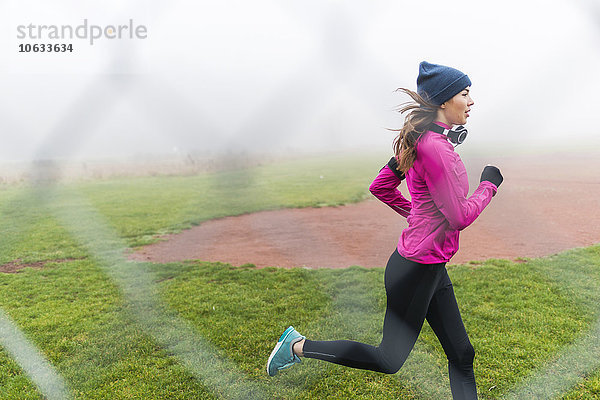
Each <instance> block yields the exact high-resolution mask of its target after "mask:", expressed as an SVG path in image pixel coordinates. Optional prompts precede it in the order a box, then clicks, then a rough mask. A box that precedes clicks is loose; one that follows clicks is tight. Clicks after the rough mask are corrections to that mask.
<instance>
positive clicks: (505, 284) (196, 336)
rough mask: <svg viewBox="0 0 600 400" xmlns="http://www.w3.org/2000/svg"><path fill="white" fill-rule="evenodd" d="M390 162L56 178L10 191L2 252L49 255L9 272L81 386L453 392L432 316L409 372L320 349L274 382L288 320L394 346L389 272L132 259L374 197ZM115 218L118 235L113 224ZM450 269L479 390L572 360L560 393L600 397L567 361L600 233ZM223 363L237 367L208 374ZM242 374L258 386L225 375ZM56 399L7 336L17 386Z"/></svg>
mask: <svg viewBox="0 0 600 400" xmlns="http://www.w3.org/2000/svg"><path fill="white" fill-rule="evenodd" d="M385 161H386V160H385V157H383V162H385ZM383 162H382V158H381V157H375V156H373V157H357V156H351V157H344V156H341V155H338V156H335V157H331V158H325V157H317V158H312V159H308V160H290V161H288V162H285V163H278V164H275V165H264V166H260V167H255V168H250V169H247V170H244V171H229V172H221V173H216V174H205V175H198V176H190V177H151V178H137V179H112V180H103V181H96V182H82V183H73V184H69V185H60V186H59V187H57V188H53V189H57V190H49V191H39V190H30V189H28V188H25V187H17V186H4V187H0V210H2V214H1V215H2V218H1V220H0V230H1V231H0V233H1V234H2V241H1V242H0V250H1V251H0V263H7V262H9V261H13V260H20V262H22V263H33V262H39V261H47V262H46V263H45V265H44V267H43V268H40V269H34V268H26V269H24V270H22V271H21V272H19V273H16V274H2V273H0V307H1V308H2V309H3V310H4V311H5V312H6V313H7V314H8V315H10V317H11V319H12V320H13V321H15V323H16V324H17V325H18V326H19V328H20V329H21V330H22V331H23V332H24V333H25V335H26V336H27V337H28V339H29V340H30V341H31V342H32V343H34V344H35V345H36V346H37V347H38V349H40V351H41V352H42V353H43V354H44V356H45V357H46V358H47V359H48V360H49V362H50V363H51V364H52V365H53V366H54V367H55V368H56V369H57V371H58V372H59V373H60V374H61V375H62V377H63V378H64V380H65V381H66V383H67V385H68V387H69V390H70V391H71V393H72V395H73V397H74V398H78V399H105V398H111V399H133V398H156V399H159V398H169V399H197V398H198V399H204V398H206V399H212V398H221V397H226V398H227V397H236V396H237V397H238V398H243V395H242V394H240V393H244V390H250V391H251V392H253V393H260V395H258V396H257V397H259V398H260V397H262V398H280V399H323V398H357V399H383V398H401V399H431V398H449V396H450V395H449V393H450V392H449V387H448V377H447V370H446V368H447V367H446V361H445V357H444V354H443V351H442V349H441V347H440V345H439V343H438V341H437V339H436V337H435V335H434V334H433V332H432V331H431V329H430V328H429V326H427V325H426V326H425V327H424V329H423V332H422V334H421V336H420V337H419V340H418V342H417V345H416V347H415V349H414V351H413V352H412V353H411V356H410V357H409V359H408V360H407V362H406V364H405V365H404V367H403V368H402V370H401V371H400V372H399V373H398V374H396V375H391V376H388V375H382V374H378V373H373V372H368V371H359V370H353V369H348V368H343V367H340V366H336V365H331V364H327V363H323V362H318V361H315V360H304V362H303V363H302V364H301V365H298V366H296V367H294V368H292V369H290V370H288V371H285V372H284V373H281V374H279V375H278V376H277V377H275V378H268V377H267V376H266V374H265V373H264V365H265V361H266V358H267V356H268V354H269V352H270V350H271V348H272V346H273V345H274V342H275V341H276V339H277V337H278V336H279V334H280V333H281V331H282V330H283V329H285V328H286V327H287V326H288V325H289V324H293V325H294V326H295V327H296V328H297V329H298V330H299V331H300V332H302V333H303V334H305V335H307V336H309V337H310V338H315V339H354V340H360V341H364V342H367V343H371V344H377V343H378V342H379V340H380V338H381V324H382V320H383V310H384V308H385V292H384V288H383V269H381V268H374V269H365V268H361V267H351V268H348V269H343V270H327V269H323V270H308V269H303V268H295V269H290V270H284V269H276V268H266V269H256V268H254V267H253V266H252V265H246V266H244V267H240V268H235V267H232V266H230V265H227V264H221V263H207V262H200V261H196V262H185V263H173V264H144V263H133V262H124V261H123V260H122V258H120V253H119V251H121V250H122V248H123V246H138V245H142V244H144V243H149V242H152V241H155V240H157V237H158V235H160V234H163V233H166V232H176V231H179V230H181V229H185V228H187V227H190V226H193V225H195V224H199V223H201V222H202V221H205V220H208V219H212V218H219V217H223V216H226V215H237V214H243V213H248V212H253V211H257V210H262V209H275V208H281V207H307V206H324V205H335V204H344V203H349V202H354V201H359V200H362V199H364V198H366V197H367V194H368V192H367V187H368V184H369V183H370V181H371V179H372V178H373V177H374V175H375V174H376V173H377V171H378V170H379V168H380V167H381V165H383ZM321 176H323V178H321ZM86 202H87V203H88V204H87V205H86ZM86 207H87V208H86ZM77 210H83V211H81V212H80V213H79V214H77V213H78V211H77ZM86 210H88V211H86ZM89 210H97V212H98V214H97V215H96V214H94V213H93V212H91V211H89ZM71 213H76V214H77V218H73V219H72V220H71V221H70V222H69V221H68V220H66V219H64V215H70V214H71ZM94 215H96V217H94ZM94 218H96V219H94ZM98 218H100V220H98ZM86 229H87V231H86ZM113 230H114V234H115V235H116V236H118V238H112V237H111V236H110V235H112V234H113ZM94 234H96V236H94ZM86 235H87V236H86ZM89 235H91V237H90V236H89ZM119 238H120V239H121V240H122V242H121V241H120V240H119ZM94 239H96V240H94ZM113 239H116V240H113ZM114 250H117V251H114ZM52 260H54V261H52ZM384 262H385V260H382V263H384ZM449 274H450V277H451V279H452V281H453V283H454V288H455V292H456V296H457V298H458V302H459V306H460V308H461V313H462V316H463V320H464V322H465V325H466V327H467V331H468V332H469V335H470V338H471V342H472V343H473V345H474V347H475V349H476V359H475V373H476V378H477V382H478V386H479V394H480V398H482V399H499V398H503V397H504V396H511V395H515V396H517V395H516V394H515V393H522V392H523V390H522V389H521V388H522V387H524V385H527V384H528V382H534V383H532V384H531V385H530V386H531V387H536V386H535V382H542V383H543V386H544V387H547V388H550V387H552V383H553V382H550V381H549V382H546V381H544V380H543V379H542V380H541V381H539V380H538V381H536V380H535V379H534V378H536V377H538V378H539V376H542V378H543V377H544V376H546V375H545V374H544V372H543V371H544V368H548V366H552V365H553V364H552V363H553V362H558V363H559V364H560V363H564V360H568V362H569V363H570V364H569V367H570V368H573V369H577V368H578V369H579V370H581V371H583V372H582V373H581V374H580V375H581V376H580V378H579V379H578V380H576V381H574V382H573V384H572V385H569V386H567V387H561V389H560V391H559V392H558V393H561V395H560V396H554V397H556V398H564V399H569V400H571V399H593V398H598V397H599V396H600V395H599V392H600V370H599V369H598V366H597V365H596V366H594V364H593V362H592V361H590V358H589V357H587V358H586V357H580V358H569V357H568V354H571V352H570V351H568V349H571V346H572V345H574V344H577V343H578V341H581V340H585V338H586V337H587V336H589V335H588V331H589V330H590V329H591V327H592V326H593V324H594V323H595V321H596V320H597V319H598V317H599V313H598V304H600V290H599V289H600V246H594V247H590V248H587V249H576V250H572V251H569V252H565V253H562V254H560V255H556V256H552V257H548V258H542V259H534V260H526V262H519V263H515V262H509V261H504V260H490V261H487V262H485V263H472V264H466V265H458V266H451V267H449ZM182 332H183V333H182ZM178 335H183V336H178ZM586 335H587V336H586ZM591 336H592V337H593V334H592V335H591ZM584 343H587V342H585V341H584ZM186 346H187V347H186ZM198 349H200V350H198ZM586 349H587V348H586ZM590 349H591V350H590V351H591V354H592V356H594V355H595V354H596V353H594V352H595V351H596V348H595V347H591V348H590ZM588 353H589V352H588ZM586 354H587V353H586ZM595 358H598V357H595ZM589 365H591V366H593V368H591V369H588V368H586V367H587V366H589ZM575 367H576V368H575ZM211 368H215V369H216V370H218V371H221V374H222V375H223V376H221V377H219V376H212V375H210V374H207V373H206V371H207V370H210V369H211ZM219 368H221V369H219ZM227 368H229V369H231V371H227ZM229 372H231V373H233V375H231V376H233V377H236V379H238V380H240V379H239V378H240V377H241V383H239V382H237V383H235V384H232V385H231V388H224V387H219V385H220V384H219V382H222V379H227V377H228V376H229V375H228V373H229ZM555 375H556V374H554V375H553V376H555ZM556 376H559V375H556ZM221 386H225V385H221ZM538 386H539V385H538ZM559 386H560V385H559ZM520 390H521V392H519V391H520ZM532 390H533V389H532ZM41 398H42V394H41V393H40V392H39V390H38V389H37V388H36V386H35V385H34V384H33V382H32V381H31V380H30V379H29V378H28V377H27V376H26V374H25V373H24V371H23V370H21V368H20V367H19V365H18V364H17V363H16V362H15V361H14V360H13V359H12V358H11V357H10V356H9V354H8V353H7V351H5V350H2V349H0V399H41ZM520 398H528V397H520ZM529 398H536V397H529ZM537 398H544V397H537Z"/></svg>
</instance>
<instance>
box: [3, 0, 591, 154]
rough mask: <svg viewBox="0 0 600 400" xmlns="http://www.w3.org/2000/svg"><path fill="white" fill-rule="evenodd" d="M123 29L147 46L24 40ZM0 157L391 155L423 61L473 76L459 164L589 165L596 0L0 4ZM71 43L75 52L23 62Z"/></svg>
mask: <svg viewBox="0 0 600 400" xmlns="http://www.w3.org/2000/svg"><path fill="white" fill-rule="evenodd" d="M84 20H87V23H88V24H89V25H92V24H95V25H98V26H102V27H106V26H107V25H115V26H116V25H120V24H127V23H129V22H130V20H131V22H132V23H133V24H136V25H143V26H145V27H146V28H147V37H146V38H130V37H129V36H127V37H123V38H121V39H108V38H99V39H97V40H96V41H95V42H94V44H93V45H92V44H90V43H89V37H88V38H86V39H82V38H73V39H64V38H63V39H49V40H42V39H37V38H25V39H21V38H18V36H17V27H18V26H21V25H23V26H28V25H29V24H34V25H36V26H41V25H45V26H51V25H55V26H61V25H65V24H68V25H70V26H73V27H76V26H79V25H81V24H83V22H84ZM0 26H1V27H2V30H1V32H2V34H1V36H0V49H1V54H2V57H1V58H0V90H1V93H2V96H1V97H0V99H1V100H0V102H1V106H0V132H1V134H2V139H3V140H2V146H0V161H2V162H9V161H23V160H25V161H27V160H35V159H97V158H103V157H135V156H140V155H153V154H154V155H186V154H201V155H203V154H204V155H211V154H223V153H228V154H231V153H253V152H259V153H269V152H272V153H277V154H285V153H295V152H322V151H332V150H335V151H337V150H356V149H365V150H375V151H382V152H383V151H391V146H390V145H391V142H392V139H393V136H394V133H393V132H390V131H389V130H386V128H398V127H400V126H401V124H402V116H401V115H400V114H398V113H397V112H395V111H394V108H395V107H396V106H397V105H398V104H400V103H402V102H405V101H407V100H408V99H407V98H406V97H405V96H403V95H401V94H399V93H397V92H394V90H395V89H396V88H399V87H407V88H410V89H415V88H416V78H417V73H418V64H419V62H420V61H422V60H427V61H429V62H434V63H440V64H445V65H450V66H453V67H455V68H458V69H460V70H462V71H463V72H465V73H467V74H468V75H469V77H470V78H471V80H472V82H473V85H472V88H471V94H472V97H473V99H474V101H475V105H474V106H473V107H472V110H473V111H472V112H471V117H470V118H469V123H468V125H467V127H468V128H469V137H468V139H467V142H466V143H465V144H463V145H462V147H461V149H464V151H474V150H475V151H482V152H483V151H492V152H493V151H502V152H505V151H537V150H540V149H543V148H560V147H565V146H566V147H569V148H576V149H582V150H586V151H590V150H591V151H596V150H598V151H600V150H599V149H600V140H599V138H600V129H599V128H598V125H597V123H596V114H597V107H598V104H599V103H598V100H597V98H598V93H600V78H598V76H597V72H598V71H600V3H598V2H595V1H592V0H590V1H584V0H580V1H504V2H501V3H488V2H477V1H474V0H468V1H463V2H460V3H458V2H447V1H430V2H408V1H377V2H366V1H362V2H359V1H333V0H330V1H325V0H320V1H302V2H300V1H284V2H281V1H274V0H273V1H264V0H260V1H251V2H248V1H241V0H240V1H231V0H224V1H223V0H221V1H200V2H197V1H170V2H167V1H162V2H158V1H128V2H121V1H116V0H111V1H107V2H80V1H79V2H77V1H71V0H69V1H66V0H55V1H52V2H43V1H41V0H14V1H5V0H3V1H2V2H1V3H0ZM44 42H48V43H72V45H73V52H64V53H47V52H45V53H19V51H18V50H19V45H22V44H26V43H30V44H35V43H39V44H41V43H44Z"/></svg>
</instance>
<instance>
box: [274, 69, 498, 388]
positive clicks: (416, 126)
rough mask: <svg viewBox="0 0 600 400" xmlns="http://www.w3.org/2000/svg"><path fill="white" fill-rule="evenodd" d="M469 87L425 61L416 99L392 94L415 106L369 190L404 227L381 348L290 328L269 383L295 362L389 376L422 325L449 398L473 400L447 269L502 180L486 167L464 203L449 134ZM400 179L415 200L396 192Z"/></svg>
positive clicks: (391, 268)
mask: <svg viewBox="0 0 600 400" xmlns="http://www.w3.org/2000/svg"><path fill="white" fill-rule="evenodd" d="M470 86H471V80H470V79H469V77H468V76H467V75H465V74H464V73H462V72H460V71H458V70H456V69H454V68H450V67H447V66H443V65H438V64H431V63H428V62H426V61H423V62H422V63H421V64H420V65H419V75H418V78H417V92H416V93H415V92H413V91H411V90H408V89H399V90H401V91H403V92H404V93H406V94H408V95H409V96H410V97H411V98H412V99H413V102H410V103H407V104H405V105H404V107H402V108H401V109H400V112H401V113H405V112H408V113H407V114H406V116H405V119H404V125H403V127H402V128H401V129H399V130H398V132H399V133H398V136H397V137H396V138H395V140H394V144H393V149H394V154H395V156H394V157H392V159H391V160H390V161H389V162H388V164H387V165H385V166H384V167H383V168H382V169H381V170H380V171H379V174H378V175H377V177H376V178H375V180H374V181H373V183H372V184H371V185H370V187H369V190H370V191H371V193H373V195H374V196H375V197H377V198H378V199H379V200H381V201H382V202H384V203H385V204H387V205H389V206H390V207H391V208H392V209H393V210H394V211H396V212H397V213H398V214H400V215H402V216H403V217H406V219H407V222H408V227H407V228H406V229H404V231H402V234H401V236H400V239H399V241H398V246H397V248H396V250H394V252H393V253H392V255H391V256H390V258H389V261H388V263H387V266H386V269H385V290H386V295H387V306H386V311H385V318H384V322H383V339H382V340H381V343H380V344H379V346H371V345H367V344H364V343H359V342H354V341H350V340H336V341H315V340H308V339H306V338H305V337H304V336H302V335H300V334H299V333H298V332H297V331H296V330H295V329H294V328H293V327H291V326H290V327H289V328H288V329H286V330H285V332H283V334H282V335H281V337H280V338H279V341H278V343H277V345H276V346H275V348H274V349H273V351H272V353H271V355H270V357H269V360H268V362H267V373H268V374H269V375H270V376H274V375H275V374H277V371H279V370H281V369H284V368H288V367H291V366H292V365H294V364H296V363H299V362H300V357H308V358H316V359H319V360H324V361H329V362H332V363H336V364H341V365H345V366H348V367H353V368H360V369H368V370H372V371H378V372H383V373H386V374H393V373H396V372H397V371H398V370H399V369H400V367H402V365H403V364H404V361H405V360H406V358H407V357H408V354H409V353H410V351H411V350H412V348H413V346H414V344H415V342H416V340H417V337H418V336H419V332H420V331H421V327H422V326H423V322H424V320H425V319H427V322H428V323H429V325H430V326H431V328H432V329H433V331H434V332H435V334H436V336H437V337H438V339H439V341H440V343H441V344H442V347H443V348H444V352H445V353H446V356H447V358H448V369H449V375H450V387H451V390H452V397H453V399H455V400H458V399H477V387H476V384H475V376H474V373H473V359H474V357H475V351H474V349H473V346H472V345H471V343H470V341H469V337H468V335H467V332H466V330H465V327H464V324H463V321H462V318H461V316H460V312H459V310H458V305H457V303H456V298H455V296H454V290H453V288H452V282H451V281H450V278H449V277H448V273H447V271H446V267H445V266H446V263H447V262H448V261H450V259H451V258H452V256H453V255H454V254H455V253H456V252H457V251H458V236H459V233H460V231H461V230H463V229H465V228H466V227H467V226H469V225H470V224H471V223H473V221H475V219H476V218H477V216H479V214H480V213H481V212H482V211H483V209H484V208H485V207H486V206H487V205H488V204H489V203H490V201H491V200H492V197H493V196H494V195H495V194H496V192H497V190H498V186H500V184H501V183H502V180H503V177H502V175H501V173H500V170H499V169H498V168H497V167H494V166H491V165H488V166H486V167H485V168H484V169H483V172H482V174H481V179H480V183H479V186H478V187H477V189H476V190H475V192H474V193H473V194H472V195H471V196H469V197H468V192H469V183H468V179H467V173H466V170H465V166H464V164H463V163H462V161H461V159H460V157H459V156H458V154H457V153H456V152H455V151H454V147H455V146H453V144H452V143H454V144H455V145H456V144H458V143H461V142H462V140H464V136H465V135H466V130H464V128H463V127H462V126H460V127H459V129H456V130H452V128H453V126H455V125H464V124H465V123H466V122H467V118H468V117H469V112H470V111H471V106H472V105H473V104H474V103H473V100H472V99H471V96H470V94H469V90H470ZM403 179H406V184H407V186H408V190H409V192H410V196H411V200H412V201H409V200H407V199H406V198H404V197H403V196H402V194H401V193H400V191H399V190H398V189H397V188H398V186H399V185H400V183H401V181H402V180H403Z"/></svg>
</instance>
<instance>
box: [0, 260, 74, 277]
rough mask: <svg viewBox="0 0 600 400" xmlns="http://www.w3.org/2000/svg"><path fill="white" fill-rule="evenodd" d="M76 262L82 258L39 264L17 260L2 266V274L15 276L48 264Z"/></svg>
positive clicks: (39, 262)
mask: <svg viewBox="0 0 600 400" xmlns="http://www.w3.org/2000/svg"><path fill="white" fill-rule="evenodd" d="M75 260H81V258H61V259H58V260H45V261H37V262H33V263H24V262H22V261H21V259H20V258H17V259H16V260H13V261H10V262H7V263H6V264H2V265H0V273H5V274H15V273H17V272H20V271H21V270H23V269H24V268H34V269H42V268H44V267H45V266H46V264H48V263H64V262H68V261H75Z"/></svg>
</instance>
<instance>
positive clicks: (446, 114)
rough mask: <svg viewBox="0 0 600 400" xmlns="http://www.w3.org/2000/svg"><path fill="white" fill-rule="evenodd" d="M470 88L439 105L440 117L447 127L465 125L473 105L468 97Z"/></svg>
mask: <svg viewBox="0 0 600 400" xmlns="http://www.w3.org/2000/svg"><path fill="white" fill-rule="evenodd" d="M469 89H470V87H466V88H464V89H463V90H462V91H461V92H460V93H458V94H457V95H456V96H454V97H453V98H451V99H450V100H448V101H447V102H445V103H444V104H442V105H441V110H440V112H441V116H443V118H444V119H445V120H446V123H447V124H448V125H464V124H466V123H467V118H468V117H469V112H470V111H471V106H472V105H473V104H475V103H474V102H473V99H471V96H470V95H469Z"/></svg>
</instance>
